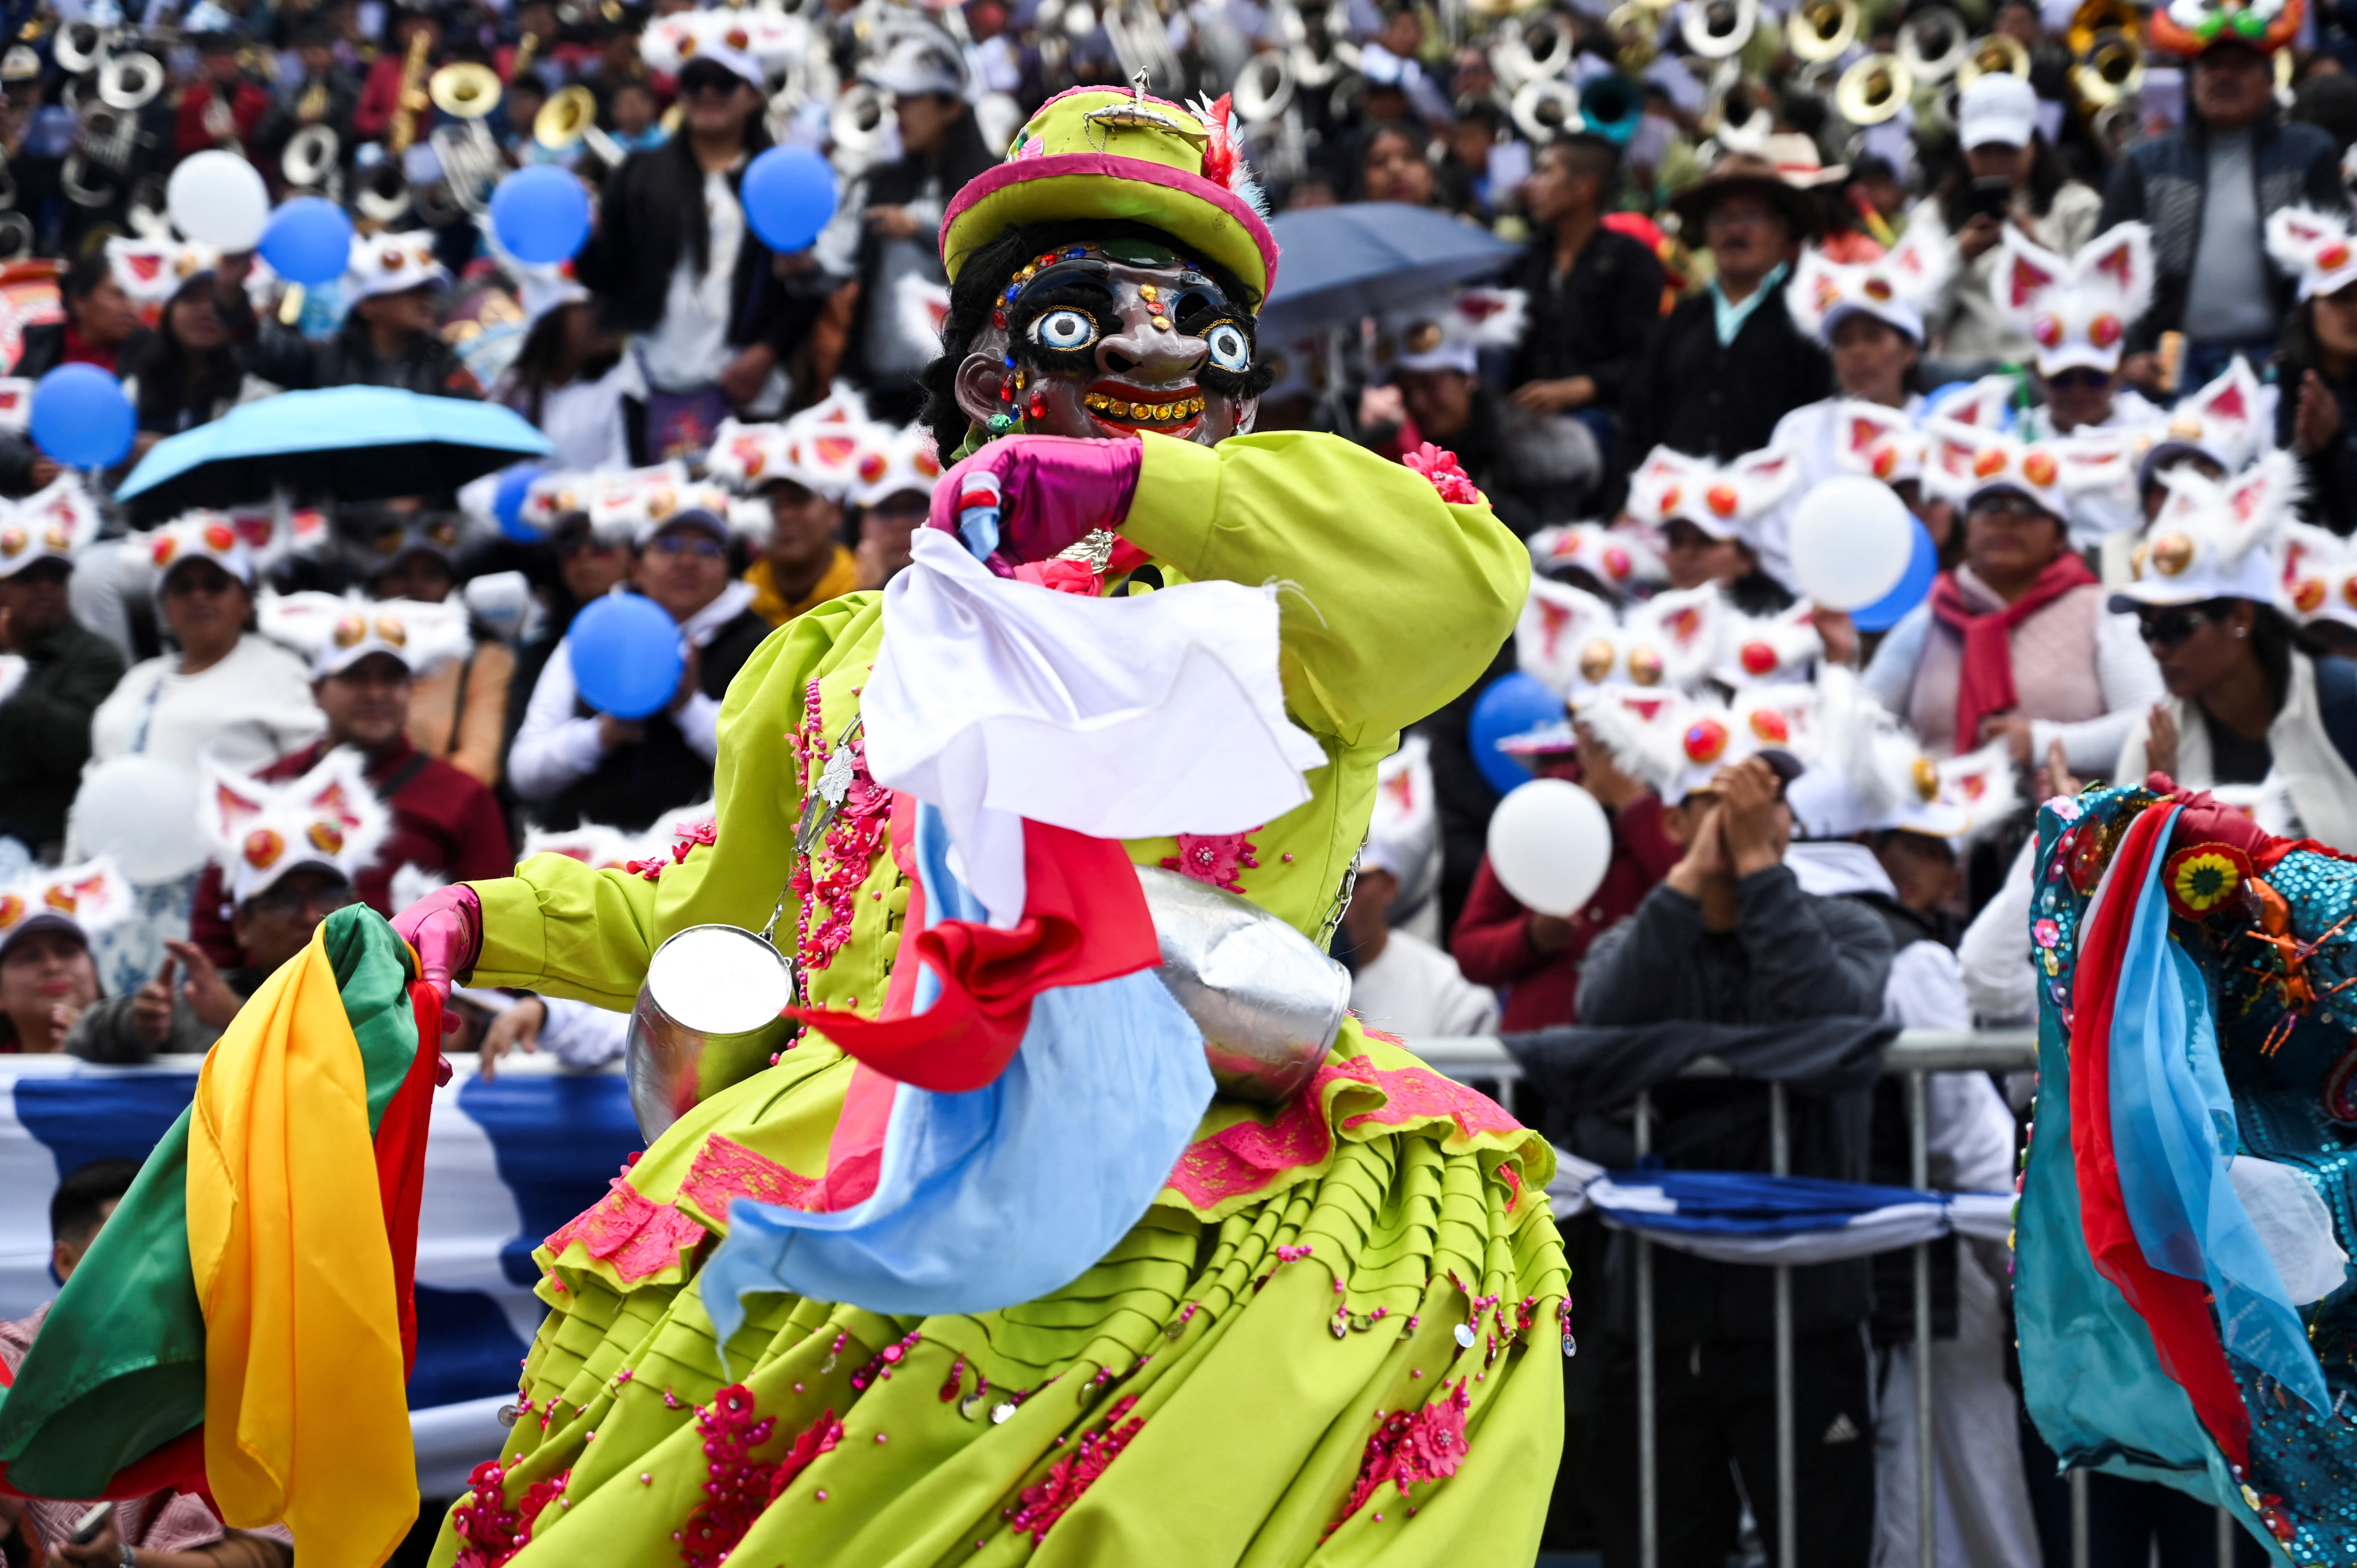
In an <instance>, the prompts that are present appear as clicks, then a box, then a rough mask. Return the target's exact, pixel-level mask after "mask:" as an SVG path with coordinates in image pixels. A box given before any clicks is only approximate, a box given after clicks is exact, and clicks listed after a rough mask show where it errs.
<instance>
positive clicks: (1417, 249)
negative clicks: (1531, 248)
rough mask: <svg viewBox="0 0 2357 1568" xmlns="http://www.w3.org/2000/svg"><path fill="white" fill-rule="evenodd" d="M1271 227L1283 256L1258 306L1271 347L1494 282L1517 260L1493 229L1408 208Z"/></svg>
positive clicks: (1278, 222)
mask: <svg viewBox="0 0 2357 1568" xmlns="http://www.w3.org/2000/svg"><path fill="white" fill-rule="evenodd" d="M1269 230H1270V231H1271V232H1272V233H1274V234H1275V236H1276V243H1277V247H1278V249H1279V251H1280V252H1282V254H1283V257H1284V260H1283V262H1282V263H1281V264H1280V265H1279V266H1278V267H1277V269H1276V287H1275V289H1273V290H1271V291H1270V293H1269V296H1268V299H1267V302H1266V303H1265V305H1264V306H1262V307H1261V336H1262V338H1265V339H1268V340H1270V341H1276V340H1278V338H1279V336H1280V335H1281V334H1287V333H1293V332H1299V331H1306V330H1312V329H1315V328H1319V327H1325V326H1329V325H1334V324H1338V323H1343V322H1350V321H1356V320H1357V319H1358V318H1359V317H1361V316H1379V315H1381V314H1382V313H1383V312H1384V311H1386V310H1389V309H1391V308H1393V307H1394V306H1401V305H1406V304H1408V303H1410V302H1411V301H1413V300H1416V299H1421V298H1425V297H1426V296H1428V295H1435V294H1437V293H1439V292H1440V291H1441V290H1442V289H1444V288H1447V287H1448V285H1450V284H1455V283H1465V282H1469V281H1470V280H1471V279H1474V278H1479V277H1488V276H1490V275H1491V274H1496V273H1499V272H1502V271H1504V270H1505V268H1506V267H1507V266H1508V265H1510V264H1511V263H1512V262H1513V259H1514V257H1515V255H1516V254H1517V253H1518V252H1516V250H1515V248H1514V247H1513V246H1512V245H1509V244H1508V243H1506V242H1504V241H1503V240H1501V239H1499V238H1498V237H1497V236H1496V235H1494V234H1492V233H1491V232H1490V231H1488V230H1487V229H1482V228H1478V227H1476V226H1475V225H1473V224H1470V223H1466V222H1462V221H1460V220H1457V219H1455V218H1451V217H1450V216H1449V215H1448V213H1446V212H1439V211H1436V210H1434V209H1431V208H1429V207H1411V206H1409V205H1408V204H1407V203H1405V202H1404V201H1357V202H1351V203H1350V204H1349V205H1347V206H1341V207H1311V208H1307V209H1303V210H1301V211H1299V212H1280V213H1278V214H1277V215H1276V216H1275V218H1274V219H1271V220H1269Z"/></svg>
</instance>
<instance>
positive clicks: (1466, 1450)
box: [1326, 1378, 1473, 1535]
mask: <svg viewBox="0 0 2357 1568" xmlns="http://www.w3.org/2000/svg"><path fill="white" fill-rule="evenodd" d="M1471 1403H1472V1396H1471V1394H1470V1392H1469V1380H1467V1379H1464V1378H1459V1379H1458V1380H1457V1389H1456V1391H1455V1392H1453V1393H1451V1392H1448V1391H1447V1390H1446V1389H1444V1390H1443V1391H1442V1394H1441V1397H1440V1398H1438V1399H1437V1400H1435V1401H1433V1402H1432V1403H1430V1404H1428V1405H1426V1406H1425V1407H1424V1408H1423V1409H1422V1410H1419V1411H1413V1412H1411V1411H1405V1410H1402V1411H1394V1412H1392V1413H1391V1414H1390V1415H1389V1416H1387V1417H1386V1418H1384V1421H1383V1424H1382V1425H1381V1426H1378V1427H1376V1428H1375V1434H1374V1435H1373V1436H1372V1437H1370V1438H1368V1439H1367V1453H1366V1457H1365V1458H1363V1459H1361V1461H1360V1462H1359V1483H1358V1485H1357V1486H1355V1487H1351V1500H1350V1502H1349V1504H1348V1505H1346V1506H1345V1507H1344V1508H1343V1509H1342V1515H1341V1518H1340V1519H1337V1520H1335V1521H1334V1522H1333V1523H1332V1524H1329V1525H1328V1526H1327V1527H1326V1533H1327V1534H1328V1535H1331V1534H1333V1533H1334V1531H1336V1530H1340V1528H1341V1527H1342V1521H1343V1520H1347V1519H1349V1518H1350V1517H1351V1515H1352V1514H1354V1513H1357V1512H1358V1511H1359V1510H1360V1509H1362V1508H1364V1507H1366V1506H1367V1504H1368V1503H1370V1502H1372V1501H1373V1500H1374V1497H1375V1494H1376V1493H1377V1492H1378V1491H1380V1490H1382V1489H1383V1483H1385V1482H1386V1481H1388V1482H1390V1483H1391V1484H1392V1485H1394V1486H1395V1487H1398V1488H1399V1494H1400V1496H1401V1497H1403V1498H1405V1497H1406V1496H1407V1489H1408V1488H1409V1487H1413V1486H1415V1485H1416V1484H1417V1483H1418V1482H1420V1481H1440V1480H1446V1479H1447V1478H1448V1477H1451V1476H1454V1475H1455V1474H1457V1466H1459V1465H1460V1464H1462V1463H1464V1461H1465V1457H1466V1455H1469V1454H1470V1453H1471V1452H1472V1451H1473V1450H1472V1447H1471V1445H1470V1444H1468V1443H1467V1442H1466V1441H1465V1412H1466V1409H1467V1407H1468V1406H1469V1405H1470V1404H1471Z"/></svg>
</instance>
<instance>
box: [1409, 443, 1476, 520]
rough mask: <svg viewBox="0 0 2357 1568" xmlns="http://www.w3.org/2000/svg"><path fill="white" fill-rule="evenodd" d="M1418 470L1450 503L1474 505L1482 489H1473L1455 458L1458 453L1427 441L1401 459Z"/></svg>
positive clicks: (1470, 479) (1469, 478) (1469, 477)
mask: <svg viewBox="0 0 2357 1568" xmlns="http://www.w3.org/2000/svg"><path fill="white" fill-rule="evenodd" d="M1400 461H1401V462H1403V463H1405V464H1406V465H1407V466H1408V467H1411V468H1414V469H1415V471H1416V472H1417V473H1419V474H1422V475H1423V476H1424V477H1425V478H1427V479H1430V480H1431V481H1432V488H1433V489H1436V490H1438V491H1439V492H1440V499H1442V500H1445V501H1447V502H1448V504H1449V505H1451V506H1477V505H1479V504H1480V500H1481V492H1480V490H1478V489H1475V488H1474V485H1473V477H1472V476H1471V475H1469V474H1468V473H1467V472H1466V471H1465V469H1464V468H1463V467H1462V466H1460V465H1459V464H1458V461H1457V454H1456V453H1454V452H1451V451H1448V450H1447V449H1445V448H1443V447H1439V446H1434V445H1433V444H1432V443H1431V442H1429V441H1427V442H1426V443H1425V444H1424V445H1423V446H1419V447H1417V448H1416V449H1415V451H1413V452H1410V453H1408V454H1407V455H1406V456H1404V457H1402V458H1401V459H1400Z"/></svg>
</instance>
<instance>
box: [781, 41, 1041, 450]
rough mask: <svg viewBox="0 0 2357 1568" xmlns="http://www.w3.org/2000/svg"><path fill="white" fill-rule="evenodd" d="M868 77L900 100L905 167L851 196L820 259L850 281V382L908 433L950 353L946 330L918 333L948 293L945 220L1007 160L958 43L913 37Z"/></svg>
mask: <svg viewBox="0 0 2357 1568" xmlns="http://www.w3.org/2000/svg"><path fill="white" fill-rule="evenodd" d="M863 75H864V76H865V78H866V81H867V82H868V83H869V85H871V86H874V87H877V88H880V89H882V90H883V91H886V92H888V93H889V94H891V97H892V115H893V124H894V128H895V129H896V130H897V131H898V132H899V138H900V156H899V157H898V158H895V159H893V160H891V161H890V162H888V163H882V164H878V165H877V166H875V167H874V168H871V169H869V170H868V171H867V172H866V175H865V176H864V177H862V178H861V180H860V181H859V182H858V183H857V184H856V185H854V186H853V187H852V188H851V189H850V190H849V191H848V192H847V193H846V197H845V201H844V203H843V206H842V208H841V209H839V210H838V212H837V214H836V218H835V221H834V224H833V225H832V226H831V227H830V228H829V229H828V231H827V233H826V234H825V236H824V237H823V238H822V239H821V240H820V242H819V246H818V255H819V259H820V262H821V264H822V265H823V266H824V267H825V269H826V271H827V272H828V274H830V275H831V276H833V277H834V278H835V279H837V280H838V281H841V280H844V279H848V280H849V281H848V282H844V283H843V284H842V287H841V288H840V290H839V291H838V293H837V295H836V298H835V303H834V314H835V315H837V316H839V317H846V318H847V319H848V320H849V323H850V328H849V334H848V337H847V338H846V339H845V346H844V357H843V361H842V367H841V368H842V373H843V374H845V376H847V377H849V378H850V379H851V380H852V381H856V383H858V385H859V386H860V387H861V388H862V389H864V390H865V391H866V393H867V398H868V402H869V404H870V405H871V406H872V407H873V408H874V410H875V411H876V414H877V417H878V418H880V419H884V420H886V421H888V422H889V423H892V424H905V423H907V422H908V421H909V420H913V419H915V418H916V417H917V414H918V412H919V411H920V408H921V407H922V406H923V403H924V393H923V392H922V390H921V389H920V388H919V386H918V385H917V372H918V371H921V370H923V369H924V368H925V366H926V365H927V364H928V363H930V362H931V360H933V359H935V358H936V357H937V356H938V355H939V354H940V353H941V338H940V334H939V331H938V330H935V331H934V332H933V333H932V334H931V336H930V337H928V335H927V334H926V333H925V332H924V331H923V330H921V329H920V330H917V331H911V330H909V325H910V314H911V313H910V311H909V297H908V296H909V295H910V294H911V292H918V293H922V292H927V291H932V290H945V289H947V287H948V286H949V275H948V274H946V273H944V272H943V271H942V263H941V256H940V253H939V248H938V242H937V240H936V235H937V234H938V233H939V231H940V230H941V226H942V209H943V208H944V207H945V206H946V205H947V204H948V201H949V199H950V198H951V197H953V196H955V195H956V194H957V193H958V191H959V190H960V189H961V188H963V186H964V185H965V183H966V182H967V181H968V180H970V179H972V178H974V176H976V175H978V174H980V173H982V171H983V170H985V169H986V168H988V167H990V166H991V165H993V164H995V163H996V162H997V161H998V149H996V148H993V147H991V146H989V145H986V144H985V142H984V141H983V139H982V132H981V129H980V128H979V127H978V126H976V125H975V124H974V113H973V111H972V110H971V108H969V107H968V105H967V102H966V97H965V94H966V91H967V86H968V83H967V81H966V70H965V64H964V61H963V59H962V58H961V57H960V55H959V53H958V51H957V50H956V48H953V47H952V45H951V44H950V42H949V40H948V39H946V38H941V37H938V36H931V37H920V36H910V37H907V38H902V39H901V40H900V41H899V43H897V44H895V45H893V46H892V48H891V50H890V51H889V52H888V53H887V54H886V55H885V57H884V58H883V59H880V60H877V61H875V62H874V63H873V64H871V65H869V66H868V67H867V69H866V70H865V71H864V72H863ZM942 303H943V304H944V305H946V303H947V300H946V296H943V299H942ZM919 314H920V317H921V313H919Z"/></svg>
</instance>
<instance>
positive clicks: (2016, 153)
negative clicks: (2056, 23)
mask: <svg viewBox="0 0 2357 1568" xmlns="http://www.w3.org/2000/svg"><path fill="white" fill-rule="evenodd" d="M1956 139H1957V141H1958V143H1959V144H1960V145H1962V146H1963V148H1964V166H1962V167H1961V168H1958V169H1956V170H1954V171H1953V173H1951V175H1950V176H1949V177H1948V179H1947V180H1946V181H1945V183H1944V184H1943V186H1942V187H1941V188H1940V191H1939V193H1938V194H1937V196H1936V197H1934V198H1933V199H1931V200H1929V201H1927V202H1926V203H1925V204H1924V205H1923V206H1922V207H1921V208H1920V209H1918V211H1917V217H1916V221H1917V222H1919V223H1920V222H1921V221H1922V220H1924V219H1926V218H1933V217H1936V218H1937V220H1939V222H1940V224H1941V226H1942V227H1943V228H1944V229H1946V230H1947V231H1948V232H1949V233H1951V234H1953V235H1954V236H1955V241H1956V250H1957V253H1958V255H1959V258H1960V259H1961V261H1962V263H1963V264H1962V265H1961V267H1960V268H1959V269H1958V270H1957V272H1956V274H1955V275H1954V276H1953V278H1952V279H1951V280H1950V285H1949V287H1948V288H1947V290H1946V291H1945V292H1944V294H1943V296H1942V297H1941V299H1940V301H1939V302H1938V304H1937V305H1935V306H1933V307H1932V309H1931V311H1930V312H1929V314H1928V319H1927V322H1926V325H1927V326H1928V328H1930V331H1931V350H1932V352H1933V353H1934V354H1936V355H1938V356H1939V357H1940V359H1941V360H1943V362H1944V363H1945V364H1947V365H1948V366H1949V367H1950V368H1951V369H1952V370H1953V371H1954V372H1955V373H1956V374H1959V375H1965V376H1970V375H1975V374H1979V373H1982V372H1984V371H1992V370H1995V369H1996V367H1997V366H1998V365H1999V364H2018V363H2020V362H2021V361H2022V360H2027V359H2029V356H2030V353H2031V352H2032V349H2033V348H2034V345H2033V344H2032V342H2031V340H2030V338H2029V334H2028V333H2026V332H2024V331H2023V330H2022V329H2021V328H2019V327H2018V326H2017V325H2015V323H2014V322H2013V320H2012V319H2011V318H2010V317H2007V315H2006V314H2005V313H2004V312H2003V311H2001V310H1999V309H1998V308H1997V305H1996V294H1995V289H1994V286H1993V285H1994V283H1995V280H1996V269H1997V265H1998V263H1999V261H2000V259H2001V255H2000V252H1999V251H1998V248H1997V242H1998V240H1999V239H2000V238H2001V237H2002V236H2003V234H2004V231H2005V230H2006V229H2007V228H2013V229H2018V230H2019V231H2021V232H2022V233H2023V234H2024V235H2025V236H2027V237H2028V238H2029V239H2030V240H2033V241H2035V242H2037V243H2038V244H2039V245H2040V246H2042V247H2043V248H2044V249H2046V250H2048V251H2050V252H2053V253H2054V254H2056V255H2058V256H2062V257H2066V258H2067V257H2070V256H2075V255H2077V254H2078V253H2079V247H2080V246H2082V245H2083V244H2085V243H2086V242H2088V241H2089V240H2091V239H2093V237H2094V234H2095V223H2096V220H2097V219H2098V218H2099V217H2100V216H2101V214H2102V212H2103V209H2104V199H2103V198H2102V197H2101V196H2100V195H2098V194H2097V193H2096V191H2095V190H2094V188H2093V187H2091V186H2088V185H2085V184H2083V183H2081V182H2080V181H2078V180H2075V179H2072V177H2070V175H2069V173H2068V172H2067V171H2066V170H2065V169H2064V168H2063V166H2062V160H2061V158H2059V157H2057V156H2055V153H2054V149H2053V147H2052V146H2051V145H2049V144H2048V142H2047V140H2046V137H2045V135H2044V134H2043V133H2041V132H2040V130H2039V129H2038V94H2037V92H2036V91H2034V90H2033V89H2032V88H2031V87H2030V85H2029V82H2027V81H2023V80H2022V79H2021V78H2019V77H2018V76H2014V75H2012V74H2010V73H2009V72H2006V71H1992V72H1990V73H1988V74H1987V75H1986V76H1983V77H1980V78H1978V79H1977V80H1976V81H1974V82H1973V83H1972V85H1971V86H1969V87H1967V88H1965V89H1964V91H1962V92H1960V93H1958V94H1957V96H1956Z"/></svg>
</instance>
